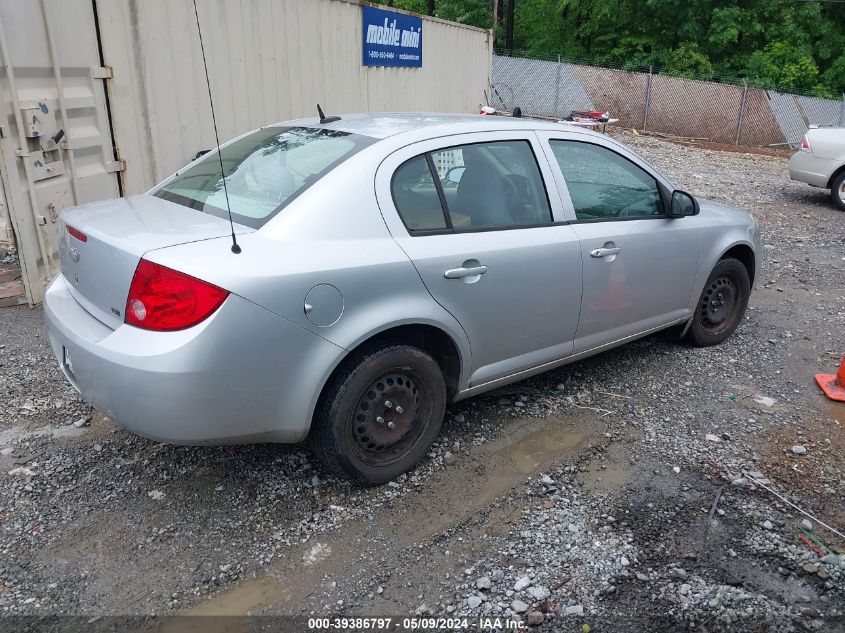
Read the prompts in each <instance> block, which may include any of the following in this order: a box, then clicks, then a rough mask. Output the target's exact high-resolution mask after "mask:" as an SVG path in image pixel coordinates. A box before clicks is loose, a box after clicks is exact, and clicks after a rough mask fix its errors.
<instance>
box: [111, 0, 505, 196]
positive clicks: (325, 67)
mask: <svg viewBox="0 0 845 633" xmlns="http://www.w3.org/2000/svg"><path fill="white" fill-rule="evenodd" d="M361 4H362V2H359V1H357V0H197V5H198V9H199V17H200V23H201V25H202V30H203V39H204V41H205V46H206V55H207V57H208V63H209V73H210V76H211V87H212V92H213V96H214V106H215V110H216V114H217V123H218V126H219V128H220V138H221V140H223V139H228V138H231V137H233V136H235V135H237V134H240V133H242V132H245V131H248V130H250V129H253V128H256V127H259V126H261V125H264V124H267V123H272V122H276V121H282V120H285V119H289V118H294V117H299V116H310V115H314V114H315V113H316V105H315V104H317V103H320V104H321V105H322V106H323V109H324V110H325V111H326V112H327V113H338V112H362V111H390V110H423V111H441V112H443V111H445V112H475V111H477V109H478V106H479V104H481V103H483V102H484V91H485V89H488V87H489V78H490V63H491V56H492V42H491V38H490V36H489V34H488V32H487V31H484V30H481V29H476V28H472V27H464V26H460V25H456V24H453V23H450V22H445V21H442V20H437V19H431V18H426V19H425V20H424V22H423V66H422V68H416V69H408V68H368V67H364V66H363V65H362V63H361V62H362V50H361V30H362V18H361V7H360V5H361ZM97 11H98V15H99V19H100V34H101V41H102V46H103V56H104V60H105V63H106V64H107V65H109V66H111V67H112V68H113V71H114V77H113V78H112V79H111V80H110V82H109V83H110V90H109V99H110V108H111V112H112V120H113V124H114V134H115V142H116V144H117V147H118V151H119V153H120V158H122V159H124V160H125V161H126V172H125V174H124V191H125V192H126V193H130V194H131V193H138V192H141V191H144V190H145V189H147V188H149V187H150V186H152V185H153V184H154V183H156V182H157V181H159V180H161V179H162V178H164V177H165V176H167V175H169V174H170V173H172V172H173V171H176V170H177V169H178V168H180V167H181V166H183V165H184V164H185V163H186V162H188V161H189V160H191V159H192V158H193V157H194V155H195V154H196V153H197V151H199V150H202V149H208V148H210V147H213V145H214V135H213V128H212V123H211V112H210V109H209V105H208V98H207V96H206V85H205V76H204V74H203V69H202V58H201V56H200V47H199V41H198V37H197V28H196V23H195V17H194V11H193V4H192V2H191V0H97Z"/></svg>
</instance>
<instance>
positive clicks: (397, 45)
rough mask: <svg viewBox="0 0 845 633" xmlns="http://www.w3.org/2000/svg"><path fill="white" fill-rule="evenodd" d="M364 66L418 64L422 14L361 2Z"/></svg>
mask: <svg viewBox="0 0 845 633" xmlns="http://www.w3.org/2000/svg"><path fill="white" fill-rule="evenodd" d="M361 12H362V14H363V16H364V30H363V37H362V40H363V45H364V66H403V67H411V68H414V67H415V68H419V67H420V66H422V18H418V17H415V16H413V15H406V14H404V13H395V12H393V11H384V10H383V9H374V8H373V7H368V6H364V5H362V6H361Z"/></svg>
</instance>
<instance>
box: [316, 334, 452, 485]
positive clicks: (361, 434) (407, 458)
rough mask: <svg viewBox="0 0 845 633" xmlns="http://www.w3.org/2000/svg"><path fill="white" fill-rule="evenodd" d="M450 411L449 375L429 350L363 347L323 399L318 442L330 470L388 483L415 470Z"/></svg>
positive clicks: (338, 373)
mask: <svg viewBox="0 0 845 633" xmlns="http://www.w3.org/2000/svg"><path fill="white" fill-rule="evenodd" d="M445 411H446V382H445V380H444V378H443V373H442V371H441V370H440V367H439V366H438V364H437V362H436V361H435V360H434V359H433V358H432V357H431V356H430V355H429V354H427V353H426V352H424V351H422V350H420V349H417V348H416V347H412V346H410V345H403V344H389V345H384V346H381V347H377V348H370V349H368V350H364V351H362V352H359V353H356V354H355V355H353V356H351V357H350V358H349V359H347V360H346V361H345V362H344V363H343V364H342V365H341V367H340V368H339V370H338V371H336V372H335V374H334V375H333V376H332V378H331V379H330V381H329V383H328V384H327V385H326V388H325V389H324V390H323V394H322V395H321V397H320V401H319V403H318V405H317V410H316V412H315V416H314V421H313V425H312V429H311V433H310V435H309V443H310V445H311V449H312V451H313V452H314V454H315V455H316V456H317V458H318V459H319V460H320V461H321V462H322V463H323V465H324V466H325V467H326V468H327V469H328V470H330V471H331V472H333V473H335V474H337V475H339V476H341V477H345V478H347V479H351V480H352V481H355V482H357V483H361V484H366V485H373V484H381V483H385V482H388V481H391V480H392V479H394V478H396V477H397V476H399V475H401V474H402V473H404V472H406V471H408V470H410V469H411V468H413V467H414V465H416V463H417V462H419V461H420V459H422V457H423V456H424V455H425V454H426V452H427V451H428V449H429V447H430V446H431V444H432V442H434V439H435V438H436V437H437V434H438V433H439V432H440V425H441V424H442V423H443V415H444V413H445Z"/></svg>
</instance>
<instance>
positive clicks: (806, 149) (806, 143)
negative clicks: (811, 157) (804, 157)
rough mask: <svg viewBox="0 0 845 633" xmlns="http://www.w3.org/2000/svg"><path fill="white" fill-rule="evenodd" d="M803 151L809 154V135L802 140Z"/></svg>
mask: <svg viewBox="0 0 845 633" xmlns="http://www.w3.org/2000/svg"><path fill="white" fill-rule="evenodd" d="M801 151H802V152H809V151H810V139H808V138H807V135H806V134H805V135H804V138H802V139H801Z"/></svg>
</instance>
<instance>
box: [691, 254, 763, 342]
mask: <svg viewBox="0 0 845 633" xmlns="http://www.w3.org/2000/svg"><path fill="white" fill-rule="evenodd" d="M750 295H751V279H750V277H749V276H748V270H747V269H746V268H745V265H744V264H743V263H742V262H741V261H739V260H738V259H733V258H726V259H722V260H720V261H719V262H718V263H717V264H716V265H715V266H714V267H713V271H712V272H711V273H710V276H709V277H708V278H707V283H706V284H704V290H702V291H701V297H700V298H699V300H698V303H697V304H696V306H695V316H693V318H692V323H691V324H690V326H689V329H687V333H686V334H685V335H684V340H685V341H686V342H687V343H689V344H691V345H695V346H697V347H709V346H710V345H718V344H719V343H721V342H722V341H724V340H725V339H726V338H728V337H729V336H730V335H731V334H733V333H734V330H736V328H737V327H738V326H739V324H740V323H742V317H743V316H744V315H745V309H746V308H747V307H748V298H749V297H750Z"/></svg>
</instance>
